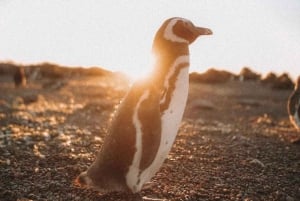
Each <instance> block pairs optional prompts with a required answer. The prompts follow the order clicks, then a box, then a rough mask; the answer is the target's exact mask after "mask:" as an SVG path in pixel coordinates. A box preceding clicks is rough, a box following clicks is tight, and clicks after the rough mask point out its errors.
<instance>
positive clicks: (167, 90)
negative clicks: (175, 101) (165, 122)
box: [160, 62, 189, 113]
mask: <svg viewBox="0 0 300 201" xmlns="http://www.w3.org/2000/svg"><path fill="white" fill-rule="evenodd" d="M188 66H189V62H184V63H180V64H179V65H178V66H176V67H175V68H176V70H175V71H174V73H173V75H171V77H170V78H169V80H168V85H167V86H165V87H164V89H163V93H162V97H161V100H163V99H164V102H162V103H160V111H161V113H163V112H164V111H165V110H167V109H168V108H169V105H170V102H171V98H172V95H173V93H174V91H175V83H176V81H177V78H178V75H179V73H180V71H181V70H182V69H183V68H186V67H188Z"/></svg>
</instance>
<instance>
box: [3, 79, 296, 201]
mask: <svg viewBox="0 0 300 201" xmlns="http://www.w3.org/2000/svg"><path fill="white" fill-rule="evenodd" d="M127 90H128V85H127V84H125V83H124V82H121V81H120V80H118V79H111V78H109V77H103V76H102V77H84V78H82V77H81V78H80V77H77V78H72V79H63V80H56V81H51V80H47V81H45V80H43V81H34V82H29V83H28V86H27V87H26V88H18V89H15V88H14V85H13V83H12V81H11V78H8V77H4V76H2V77H0V200H1V201H15V200H18V201H29V200H34V201H35V200H38V201H39V200H41V201H44V200H49V201H52V200H68V201H73V200H75V201H82V200H83V201H84V200H86V201H88V200H95V201H96V200H98V201H99V200H111V201H115V200H133V199H134V198H133V196H132V195H130V194H123V193H109V194H99V193H97V192H95V191H93V190H89V189H81V188H79V187H77V186H75V185H74V184H73V181H74V179H75V178H76V176H77V175H78V174H79V173H80V172H82V171H84V170H85V169H86V168H87V167H88V166H89V165H90V164H91V163H92V161H93V160H94V158H95V155H96V153H97V151H98V150H99V148H100V147H101V145H102V143H103V138H104V136H105V135H106V132H107V127H108V125H109V119H110V117H111V113H112V112H113V110H114V108H115V106H116V105H117V104H118V103H119V101H120V99H121V97H122V96H123V95H124V94H125V92H126V91H127ZM290 93H291V91H290V90H273V89H271V88H270V87H268V86H265V85H262V84H260V83H259V82H253V81H247V82H239V81H230V82H227V83H222V84H199V83H198V84H196V83H191V85H190V94H189V100H188V104H187V107H186V111H185V115H184V118H183V121H182V125H181V128H180V131H179V134H178V136H177V139H176V142H175V144H174V146H173V148H172V150H171V153H170V154H169V156H168V158H167V160H166V161H165V163H164V165H163V166H162V168H161V169H160V171H159V172H158V173H157V174H156V176H155V177H154V178H153V179H152V180H151V183H150V184H149V186H150V187H148V188H146V189H144V190H143V191H142V192H141V196H143V197H144V198H146V197H147V198H152V199H153V200H155V199H156V198H157V199H164V200H177V201H192V200H244V201H250V200H253V201H256V200H282V201H297V200H300V143H299V138H300V133H299V132H297V131H296V130H295V129H294V128H293V127H292V125H291V124H290V122H289V120H288V116H287V112H286V102H287V98H288V96H289V94H290Z"/></svg>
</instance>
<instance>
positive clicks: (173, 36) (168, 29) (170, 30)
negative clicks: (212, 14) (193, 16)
mask: <svg viewBox="0 0 300 201" xmlns="http://www.w3.org/2000/svg"><path fill="white" fill-rule="evenodd" d="M179 20H184V19H181V18H174V19H172V20H171V21H170V22H169V24H168V25H167V27H166V29H165V31H164V38H165V39H166V40H170V41H172V42H178V43H189V41H188V40H186V39H184V38H181V37H179V36H177V35H176V34H175V33H174V32H173V27H174V25H175V24H176V23H177V22H178V21H179Z"/></svg>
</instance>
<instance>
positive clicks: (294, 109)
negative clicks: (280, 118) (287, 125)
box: [287, 76, 300, 130]
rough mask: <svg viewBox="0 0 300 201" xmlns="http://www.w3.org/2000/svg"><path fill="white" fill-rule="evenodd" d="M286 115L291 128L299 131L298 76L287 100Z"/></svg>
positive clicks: (299, 86)
mask: <svg viewBox="0 0 300 201" xmlns="http://www.w3.org/2000/svg"><path fill="white" fill-rule="evenodd" d="M287 106H288V113H289V118H290V121H291V123H292V124H293V126H294V127H295V128H296V129H297V130H300V76H299V77H298V79H297V81H296V84H295V89H294V91H293V92H292V94H291V95H290V97H289V100H288V105H287Z"/></svg>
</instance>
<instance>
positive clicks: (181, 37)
mask: <svg viewBox="0 0 300 201" xmlns="http://www.w3.org/2000/svg"><path fill="white" fill-rule="evenodd" d="M161 28H162V29H164V30H163V37H164V39H166V40H169V41H172V42H177V43H186V44H191V43H193V42H194V41H195V40H196V39H197V38H198V37H199V36H201V35H212V31H211V30H210V29H208V28H204V27H197V26H195V25H194V24H193V23H192V22H191V21H190V20H187V19H184V18H180V17H174V18H170V19H168V20H166V21H165V23H164V24H163V25H162V27H161Z"/></svg>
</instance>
